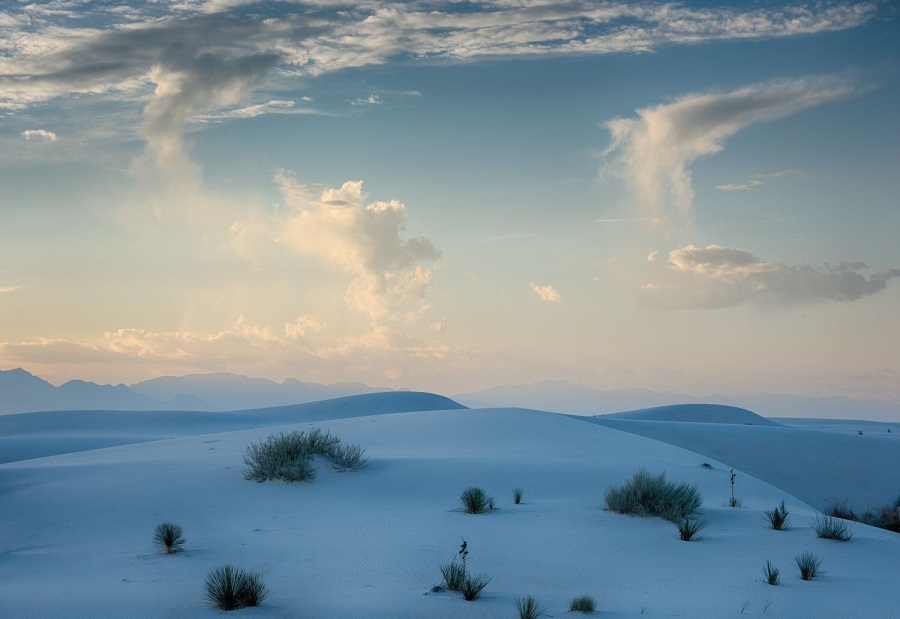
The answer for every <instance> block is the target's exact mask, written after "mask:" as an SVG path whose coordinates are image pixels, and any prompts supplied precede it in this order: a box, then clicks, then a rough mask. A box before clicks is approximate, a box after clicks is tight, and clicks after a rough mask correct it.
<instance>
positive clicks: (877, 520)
mask: <svg viewBox="0 0 900 619" xmlns="http://www.w3.org/2000/svg"><path fill="white" fill-rule="evenodd" d="M862 521H863V522H865V523H866V524H868V525H870V526H873V527H879V528H882V529H887V530H888V531H893V532H894V533H900V497H898V498H897V500H896V501H894V502H893V503H887V504H885V505H882V506H881V507H876V508H875V509H874V510H870V511H867V512H866V513H865V514H863V517H862Z"/></svg>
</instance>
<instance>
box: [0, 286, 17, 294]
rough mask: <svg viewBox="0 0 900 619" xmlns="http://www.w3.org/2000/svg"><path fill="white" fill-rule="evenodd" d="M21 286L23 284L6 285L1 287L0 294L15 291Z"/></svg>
mask: <svg viewBox="0 0 900 619" xmlns="http://www.w3.org/2000/svg"><path fill="white" fill-rule="evenodd" d="M19 288H21V286H5V287H2V288H0V294H6V293H8V292H15V291H16V290H18V289H19Z"/></svg>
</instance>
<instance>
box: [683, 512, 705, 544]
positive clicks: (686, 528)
mask: <svg viewBox="0 0 900 619" xmlns="http://www.w3.org/2000/svg"><path fill="white" fill-rule="evenodd" d="M675 525H676V526H677V527H678V533H680V534H681V541H683V542H689V541H691V540H692V539H694V536H695V535H697V533H699V532H700V531H701V530H702V529H704V528H705V527H706V525H707V522H706V521H705V520H700V519H698V518H695V519H694V520H691V519H690V517H685V518H684V520H680V521H679V522H676V523H675ZM696 539H698V540H699V539H700V538H699V537H698V538H696Z"/></svg>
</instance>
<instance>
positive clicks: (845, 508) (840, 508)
mask: <svg viewBox="0 0 900 619" xmlns="http://www.w3.org/2000/svg"><path fill="white" fill-rule="evenodd" d="M825 515H826V516H831V517H832V518H841V519H843V520H855V521H857V522H858V521H859V516H857V515H856V512H854V511H853V510H852V509H851V508H850V505H849V504H848V503H847V501H838V500H837V499H835V500H834V501H832V502H831V503H829V504H828V505H827V506H826V507H825Z"/></svg>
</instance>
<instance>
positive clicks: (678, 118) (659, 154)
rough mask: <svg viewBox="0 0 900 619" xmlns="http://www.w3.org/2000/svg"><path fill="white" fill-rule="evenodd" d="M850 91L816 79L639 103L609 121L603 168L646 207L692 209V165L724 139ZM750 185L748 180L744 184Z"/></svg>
mask: <svg viewBox="0 0 900 619" xmlns="http://www.w3.org/2000/svg"><path fill="white" fill-rule="evenodd" d="M853 93H854V88H853V86H852V85H851V84H849V83H847V82H846V81H845V80H843V79H840V78H836V77H815V78H805V79H796V80H783V81H777V82H769V83H764V84H754V85H752V86H747V87H745V88H740V89H738V90H733V91H731V92H725V93H707V94H689V95H684V96H682V97H679V98H677V99H676V100H675V101H673V102H672V103H663V104H660V105H657V106H655V107H649V108H641V109H638V110H636V116H635V117H634V118H613V119H611V120H608V121H607V122H606V126H607V128H608V129H609V131H610V133H611V134H612V139H611V140H610V144H609V146H608V147H607V149H606V150H605V151H604V153H603V155H604V156H606V157H609V158H610V160H609V161H608V162H607V163H606V166H607V168H606V169H608V170H610V171H612V172H613V173H615V174H617V175H618V176H619V177H621V178H622V179H623V180H624V182H625V183H626V185H627V186H628V187H629V188H630V190H631V191H632V192H633V194H634V200H635V202H636V203H637V204H638V205H640V206H641V207H643V208H647V209H650V210H654V211H663V210H665V209H667V208H670V207H675V208H676V209H678V210H679V211H681V212H682V213H688V212H689V211H690V209H691V205H692V202H693V198H694V189H693V186H692V182H691V164H693V163H694V161H695V160H696V159H698V158H699V157H703V156H706V155H712V154H714V153H717V152H719V151H721V150H722V149H723V148H724V147H725V140H726V139H727V138H729V137H731V136H733V135H734V134H736V133H737V132H739V131H740V130H742V129H744V128H745V127H747V126H749V125H752V124H754V123H758V122H763V121H767V120H774V119H776V118H781V117H784V116H788V115H790V114H794V113H797V112H799V111H801V110H804V109H807V108H810V107H813V106H816V105H821V104H823V103H826V102H829V101H834V100H837V99H842V98H847V97H850V96H852V95H853ZM760 182H761V181H760ZM757 184H759V183H757ZM752 186H755V185H752V183H748V187H747V188H748V189H749V188H751V187H752Z"/></svg>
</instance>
